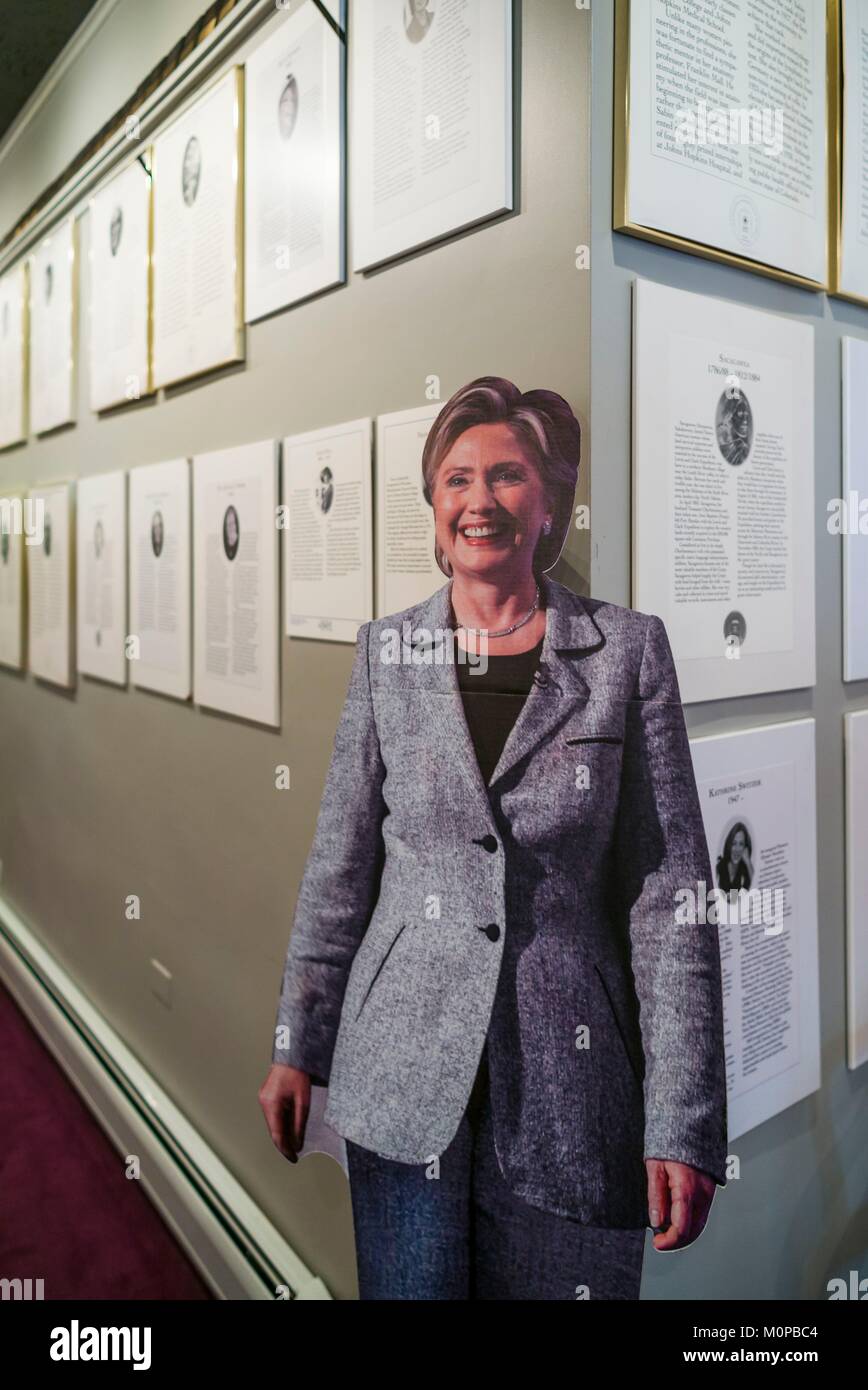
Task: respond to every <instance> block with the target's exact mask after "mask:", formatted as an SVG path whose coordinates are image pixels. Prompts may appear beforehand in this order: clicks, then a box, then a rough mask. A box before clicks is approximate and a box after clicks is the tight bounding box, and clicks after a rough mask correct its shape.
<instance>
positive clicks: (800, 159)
mask: <svg viewBox="0 0 868 1390" xmlns="http://www.w3.org/2000/svg"><path fill="white" fill-rule="evenodd" d="M833 3H834V0H827V3H824V0H811V3H810V4H806V5H799V6H798V11H797V12H794V7H793V5H792V4H791V3H790V0H762V3H757V0H727V4H726V5H725V6H723V7H721V6H718V5H708V6H695V5H691V6H680V7H675V6H672V5H671V4H668V3H667V0H617V8H616V45H615V54H616V56H615V132H614V139H615V167H614V208H613V226H614V229H615V230H616V231H621V232H628V233H631V234H632V235H634V236H639V237H643V238H645V239H646V240H651V241H659V242H662V243H664V244H666V245H669V246H673V247H675V248H676V249H679V250H682V251H690V252H693V253H694V254H695V255H700V256H707V257H710V258H712V259H715V260H723V261H726V262H728V263H730V264H735V265H739V266H741V267H742V268H743V269H747V270H754V271H759V272H762V273H764V274H768V275H773V276H777V277H778V278H782V279H787V280H791V281H796V282H798V283H800V284H803V285H805V286H806V287H807V288H810V289H814V290H821V289H825V287H826V285H827V280H828V264H827V248H828V197H829V187H828V160H827V149H826V140H827V103H828V87H827V53H826V23H827V8H828V6H829V5H832V4H833ZM830 13H831V11H830Z"/></svg>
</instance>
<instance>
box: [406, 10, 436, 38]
mask: <svg viewBox="0 0 868 1390" xmlns="http://www.w3.org/2000/svg"><path fill="white" fill-rule="evenodd" d="M433 23H434V0H404V33H405V34H406V36H407V38H408V39H409V40H410V42H411V43H421V42H422V40H423V39H424V38H425V37H426V36H427V34H428V32H429V30H430V28H431V25H432V24H433Z"/></svg>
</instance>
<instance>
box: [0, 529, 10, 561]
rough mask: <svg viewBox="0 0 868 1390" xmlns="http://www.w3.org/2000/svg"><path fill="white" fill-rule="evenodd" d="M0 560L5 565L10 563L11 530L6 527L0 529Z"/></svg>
mask: <svg viewBox="0 0 868 1390" xmlns="http://www.w3.org/2000/svg"><path fill="white" fill-rule="evenodd" d="M0 560H2V561H3V564H4V565H8V563H9V532H8V531H7V530H6V528H5V527H4V528H3V530H2V531H0Z"/></svg>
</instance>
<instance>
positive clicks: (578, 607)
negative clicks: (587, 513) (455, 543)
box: [403, 575, 604, 813]
mask: <svg viewBox="0 0 868 1390" xmlns="http://www.w3.org/2000/svg"><path fill="white" fill-rule="evenodd" d="M542 584H543V590H544V594H545V602H546V630H545V636H544V638H543V645H542V651H541V653H540V664H539V670H538V672H537V675H536V677H535V678H534V682H533V684H532V685H531V688H530V693H529V694H528V697H527V699H526V700H525V702H524V704H523V706H522V708H521V711H520V713H519V716H518V719H517V720H516V722H515V724H514V725H513V728H512V730H511V731H510V734H509V737H508V739H507V741H506V744H505V746H504V749H503V752H502V753H501V756H500V759H499V761H498V763H497V766H496V768H495V769H494V772H493V773H492V776H491V781H490V782H489V784H488V785H489V787H491V786H493V785H494V783H495V782H496V781H497V780H498V779H499V778H500V777H503V776H505V774H506V773H507V772H508V771H509V770H510V768H512V767H514V766H515V765H516V763H518V762H519V761H520V760H521V759H522V758H524V757H527V755H528V753H530V752H532V751H533V749H534V748H535V747H537V745H538V744H539V743H541V742H542V741H543V739H545V737H546V736H547V735H548V734H549V733H550V732H551V731H552V730H553V729H554V728H555V726H556V725H557V724H558V723H560V722H562V721H563V720H564V719H566V718H567V717H568V715H569V714H570V712H571V711H572V709H573V708H574V706H575V704H576V703H577V702H580V701H583V700H587V699H588V697H589V695H590V688H589V686H588V683H587V681H586V680H585V678H584V677H583V676H582V674H581V672H580V671H579V669H578V666H577V663H576V661H575V656H576V655H578V654H580V653H581V652H582V651H587V650H589V649H592V648H595V647H599V646H600V645H602V642H603V640H604V639H603V637H602V634H601V633H600V630H599V628H598V627H597V625H596V623H595V622H594V620H593V618H592V617H591V615H590V614H589V613H588V612H587V610H586V609H585V607H584V605H583V604H582V601H581V599H580V598H579V595H578V594H575V593H573V591H572V590H571V589H567V588H566V586H565V585H563V584H559V583H557V582H556V581H555V580H551V579H549V578H548V576H547V575H543V581H542ZM450 624H451V611H450V605H449V585H448V583H447V584H444V585H443V586H442V588H440V589H438V590H437V592H436V593H434V594H432V595H431V597H430V598H429V599H427V600H426V601H425V602H424V603H423V604H421V605H420V607H419V609H418V610H417V617H416V621H415V622H414V623H413V625H412V629H411V630H410V631H408V632H407V633H406V634H405V636H404V639H403V640H404V643H405V645H406V646H409V647H410V648H411V649H412V661H413V665H414V666H415V668H416V670H418V671H424V673H425V674H424V679H423V684H424V688H425V689H426V690H430V691H431V693H432V695H433V696H434V697H435V698H433V699H432V701H431V716H432V723H433V726H434V727H433V729H432V734H433V735H434V738H435V739H436V740H437V743H438V746H439V747H441V748H442V749H443V750H444V756H446V757H448V758H450V759H454V760H455V761H456V762H457V763H458V764H459V766H460V767H461V770H462V772H463V774H464V777H465V779H466V781H467V784H468V786H469V788H470V790H471V791H472V793H473V795H474V796H475V797H476V799H477V800H478V801H479V802H480V803H481V806H484V808H485V810H486V811H487V812H489V813H490V802H489V799H488V788H487V787H486V785H485V783H484V781H483V780H482V773H481V771H480V768H479V762H478V760H477V757H476V750H475V748H474V746H473V740H472V738H471V737H470V730H469V729H468V727H467V720H466V719H465V717H464V706H463V703H462V700H461V691H460V690H459V688H458V673H457V670H456V667H455V662H454V660H453V659H452V648H451V631H450Z"/></svg>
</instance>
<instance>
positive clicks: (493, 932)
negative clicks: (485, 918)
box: [479, 922, 500, 941]
mask: <svg viewBox="0 0 868 1390" xmlns="http://www.w3.org/2000/svg"><path fill="white" fill-rule="evenodd" d="M479 930H480V931H484V932H485V935H486V936H487V937H488V939H489V941H497V940H498V938H499V936H500V927H499V926H498V925H497V923H496V922H489V924H488V926H487V927H480V928H479Z"/></svg>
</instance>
